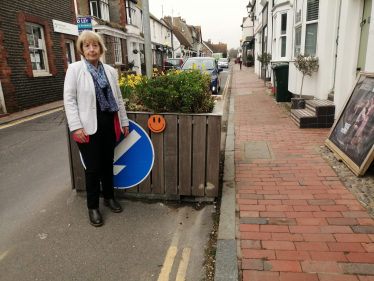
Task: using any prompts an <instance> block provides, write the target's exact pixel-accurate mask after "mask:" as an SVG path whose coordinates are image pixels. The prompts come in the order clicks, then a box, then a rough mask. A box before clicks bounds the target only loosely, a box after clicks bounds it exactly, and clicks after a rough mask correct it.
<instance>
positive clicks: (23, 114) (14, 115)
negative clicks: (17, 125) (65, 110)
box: [0, 100, 64, 125]
mask: <svg viewBox="0 0 374 281" xmlns="http://www.w3.org/2000/svg"><path fill="white" fill-rule="evenodd" d="M62 106H64V101H63V100H59V101H55V102H51V103H47V104H44V105H41V106H37V107H33V108H30V109H26V110H23V111H19V112H15V113H12V114H10V115H8V116H3V117H1V118H0V125H4V124H7V123H9V122H13V121H16V120H19V119H21V118H24V117H29V116H32V115H35V114H39V113H42V112H46V111H49V110H53V109H57V108H60V107H62Z"/></svg>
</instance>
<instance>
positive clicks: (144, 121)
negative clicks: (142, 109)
mask: <svg viewBox="0 0 374 281" xmlns="http://www.w3.org/2000/svg"><path fill="white" fill-rule="evenodd" d="M149 116H150V114H137V115H136V123H137V124H138V125H139V126H140V127H142V128H143V129H144V131H145V132H146V133H147V134H148V136H149V128H148V118H149ZM151 175H152V171H151V173H150V174H149V175H148V176H147V177H146V178H145V179H144V180H143V181H142V182H141V183H140V184H139V193H146V194H151V193H152V189H151Z"/></svg>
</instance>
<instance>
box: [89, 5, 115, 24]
mask: <svg viewBox="0 0 374 281" xmlns="http://www.w3.org/2000/svg"><path fill="white" fill-rule="evenodd" d="M90 10H91V16H94V17H97V18H100V19H103V20H106V21H110V17H109V0H90Z"/></svg>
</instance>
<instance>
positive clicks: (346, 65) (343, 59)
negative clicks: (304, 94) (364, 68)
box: [334, 0, 374, 116]
mask: <svg viewBox="0 0 374 281" xmlns="http://www.w3.org/2000/svg"><path fill="white" fill-rule="evenodd" d="M363 3H364V2H363V0H344V1H342V6H341V16H340V27H339V44H338V60H337V65H336V75H335V77H336V79H335V94H334V104H335V116H337V115H338V114H339V112H340V110H341V109H342V107H343V105H344V103H345V101H346V99H347V97H348V95H349V94H350V92H351V89H352V87H353V84H354V82H355V81H356V68H357V59H358V49H359V45H360V31H361V30H360V25H359V23H360V19H361V17H362V11H363ZM373 40H374V37H373V36H371V37H369V42H373ZM371 46H373V45H372V43H371ZM368 50H369V48H368Z"/></svg>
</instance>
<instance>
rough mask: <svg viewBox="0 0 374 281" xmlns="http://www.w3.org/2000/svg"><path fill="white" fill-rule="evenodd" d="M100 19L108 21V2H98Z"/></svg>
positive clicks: (107, 0) (104, 0)
mask: <svg viewBox="0 0 374 281" xmlns="http://www.w3.org/2000/svg"><path fill="white" fill-rule="evenodd" d="M100 9H101V18H102V19H103V20H106V21H110V17H109V0H101V1H100Z"/></svg>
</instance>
